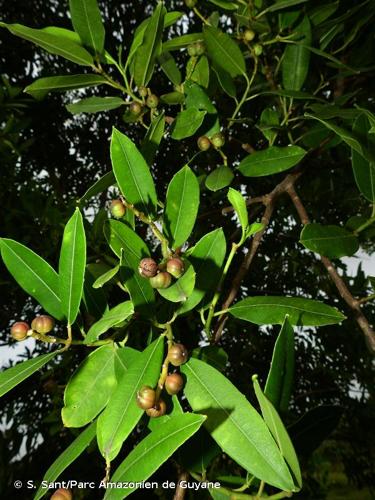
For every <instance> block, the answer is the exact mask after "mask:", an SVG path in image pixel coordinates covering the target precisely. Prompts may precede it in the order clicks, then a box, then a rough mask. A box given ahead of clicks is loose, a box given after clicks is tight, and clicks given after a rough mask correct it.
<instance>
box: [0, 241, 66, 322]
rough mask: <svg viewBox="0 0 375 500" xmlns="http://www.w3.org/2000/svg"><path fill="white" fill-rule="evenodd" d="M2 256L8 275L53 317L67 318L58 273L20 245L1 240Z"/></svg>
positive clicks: (15, 242)
mask: <svg viewBox="0 0 375 500" xmlns="http://www.w3.org/2000/svg"><path fill="white" fill-rule="evenodd" d="M0 250H1V256H2V259H3V261H4V264H5V265H6V267H7V269H8V271H9V272H10V274H11V275H12V276H13V278H14V279H15V280H16V281H17V283H18V284H19V286H20V287H21V288H23V289H24V290H25V292H26V293H28V294H29V295H31V296H32V297H34V298H35V299H36V300H37V301H38V302H39V304H40V305H41V306H42V307H43V309H45V311H47V312H48V313H49V314H51V316H53V317H54V318H56V319H59V320H61V319H62V318H63V316H64V315H63V313H62V308H61V301H60V297H59V278H58V274H57V273H56V271H55V270H54V269H53V268H52V267H51V266H50V265H49V264H48V263H47V262H46V261H45V260H44V259H42V258H41V257H39V255H37V254H36V253H35V252H33V251H32V250H30V249H29V248H27V247H25V246H24V245H22V244H21V243H18V242H17V241H14V240H10V239H7V238H1V239H0Z"/></svg>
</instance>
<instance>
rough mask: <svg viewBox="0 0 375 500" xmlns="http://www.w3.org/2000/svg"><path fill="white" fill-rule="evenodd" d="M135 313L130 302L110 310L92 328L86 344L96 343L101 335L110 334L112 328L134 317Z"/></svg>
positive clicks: (88, 333) (86, 338)
mask: <svg viewBox="0 0 375 500" xmlns="http://www.w3.org/2000/svg"><path fill="white" fill-rule="evenodd" d="M133 313H134V307H133V304H132V302H131V301H130V300H127V301H126V302H122V303H121V304H118V305H117V306H115V307H113V308H112V309H109V310H108V311H106V312H105V313H104V314H103V317H102V318H100V319H99V321H97V322H96V323H94V324H93V325H92V326H91V328H90V330H89V331H88V332H87V335H86V337H85V344H90V343H91V342H95V340H98V338H99V337H100V335H102V334H103V333H105V332H108V330H109V329H110V328H113V327H114V326H117V325H119V324H120V323H122V322H123V321H125V320H126V319H127V318H129V317H130V316H132V314H133Z"/></svg>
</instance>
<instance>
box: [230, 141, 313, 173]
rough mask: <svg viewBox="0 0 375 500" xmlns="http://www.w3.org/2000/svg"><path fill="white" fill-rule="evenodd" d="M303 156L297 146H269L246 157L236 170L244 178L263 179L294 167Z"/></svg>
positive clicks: (303, 152)
mask: <svg viewBox="0 0 375 500" xmlns="http://www.w3.org/2000/svg"><path fill="white" fill-rule="evenodd" d="M305 154H306V151H305V150H304V149H302V148H300V147H299V146H287V147H279V146H270V147H269V148H267V149H263V150H262V151H256V152H255V153H252V154H250V155H249V156H246V158H244V159H243V160H242V161H241V163H240V164H239V166H238V167H237V168H238V170H239V171H240V172H241V173H242V174H243V175H245V176H246V177H263V176H265V175H272V174H277V173H279V172H284V171H285V170H288V169H289V168H292V167H294V166H295V165H297V163H299V162H300V161H301V160H302V158H303V157H304V156H305Z"/></svg>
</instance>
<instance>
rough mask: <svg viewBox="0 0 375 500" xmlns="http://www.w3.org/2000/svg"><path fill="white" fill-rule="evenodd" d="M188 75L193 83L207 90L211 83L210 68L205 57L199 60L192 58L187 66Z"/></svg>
mask: <svg viewBox="0 0 375 500" xmlns="http://www.w3.org/2000/svg"><path fill="white" fill-rule="evenodd" d="M186 75H189V76H188V77H189V79H190V80H191V81H192V82H196V83H197V84H198V85H201V86H202V87H205V88H207V87H208V84H209V82H210V66H209V64H208V59H207V57H206V56H205V55H203V56H201V57H200V58H199V59H198V60H197V58H196V57H191V58H190V59H189V61H188V63H187V65H186Z"/></svg>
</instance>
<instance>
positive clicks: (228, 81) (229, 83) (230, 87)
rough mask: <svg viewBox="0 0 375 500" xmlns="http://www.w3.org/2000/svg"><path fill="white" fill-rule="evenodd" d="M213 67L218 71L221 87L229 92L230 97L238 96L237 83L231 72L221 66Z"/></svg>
mask: <svg viewBox="0 0 375 500" xmlns="http://www.w3.org/2000/svg"><path fill="white" fill-rule="evenodd" d="M212 69H213V70H214V72H215V73H216V76H217V79H218V81H219V84H220V86H221V88H222V89H223V90H224V92H225V93H226V94H228V95H229V96H230V97H236V95H237V92H236V85H235V83H234V81H233V78H232V77H231V76H230V74H229V73H228V72H227V71H225V70H224V69H223V68H220V67H219V66H213V67H212Z"/></svg>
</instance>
